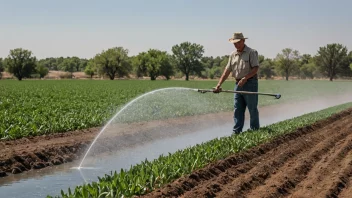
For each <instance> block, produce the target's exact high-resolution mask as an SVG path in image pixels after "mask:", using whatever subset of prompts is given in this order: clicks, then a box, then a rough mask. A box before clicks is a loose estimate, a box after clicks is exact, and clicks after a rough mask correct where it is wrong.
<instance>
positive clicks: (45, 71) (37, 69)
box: [35, 62, 49, 78]
mask: <svg viewBox="0 0 352 198" xmlns="http://www.w3.org/2000/svg"><path fill="white" fill-rule="evenodd" d="M35 72H36V73H37V74H39V78H44V76H46V75H47V74H48V73H49V69H48V68H47V67H45V66H44V65H43V64H42V63H40V62H38V63H37V66H36V67H35Z"/></svg>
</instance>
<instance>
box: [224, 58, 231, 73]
mask: <svg viewBox="0 0 352 198" xmlns="http://www.w3.org/2000/svg"><path fill="white" fill-rule="evenodd" d="M231 59H232V54H231V55H230V56H229V61H228V62H227V65H226V67H225V69H226V70H229V71H232V66H231V62H232V61H231Z"/></svg>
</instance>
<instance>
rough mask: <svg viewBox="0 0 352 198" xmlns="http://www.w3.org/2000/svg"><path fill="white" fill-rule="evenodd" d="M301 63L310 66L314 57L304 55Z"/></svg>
mask: <svg viewBox="0 0 352 198" xmlns="http://www.w3.org/2000/svg"><path fill="white" fill-rule="evenodd" d="M300 62H301V65H304V64H308V63H310V62H312V56H311V55H310V54H302V56H301V61H300Z"/></svg>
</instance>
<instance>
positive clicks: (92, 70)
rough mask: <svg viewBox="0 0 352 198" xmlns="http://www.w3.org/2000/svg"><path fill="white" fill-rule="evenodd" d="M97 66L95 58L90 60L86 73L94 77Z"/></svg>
mask: <svg viewBox="0 0 352 198" xmlns="http://www.w3.org/2000/svg"><path fill="white" fill-rule="evenodd" d="M96 68H97V66H96V64H95V62H94V60H93V59H91V60H89V61H88V63H87V66H86V67H85V69H84V73H85V74H87V75H89V76H90V78H93V76H94V74H95V71H96Z"/></svg>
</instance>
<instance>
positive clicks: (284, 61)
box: [275, 48, 300, 80]
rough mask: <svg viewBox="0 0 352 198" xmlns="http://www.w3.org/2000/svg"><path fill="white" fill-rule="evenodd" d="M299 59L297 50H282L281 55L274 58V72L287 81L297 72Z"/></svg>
mask: <svg viewBox="0 0 352 198" xmlns="http://www.w3.org/2000/svg"><path fill="white" fill-rule="evenodd" d="M299 58H300V57H299V52H298V51H297V50H293V49H291V48H285V49H283V50H282V53H281V54H278V55H277V56H276V60H275V62H276V64H275V66H276V70H277V71H278V73H280V74H281V75H283V76H285V78H286V80H288V77H289V76H290V75H291V74H292V73H293V72H295V71H297V70H298V61H299Z"/></svg>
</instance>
